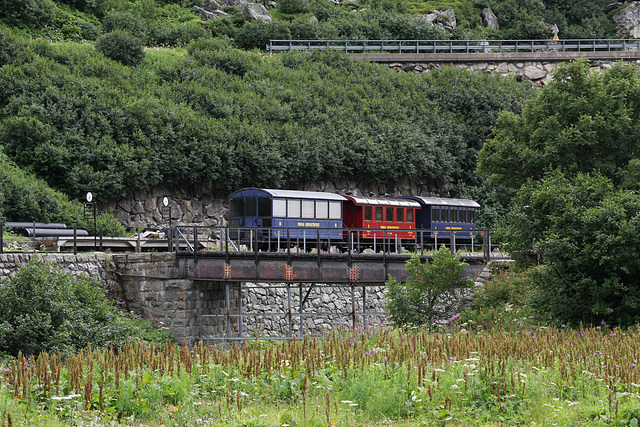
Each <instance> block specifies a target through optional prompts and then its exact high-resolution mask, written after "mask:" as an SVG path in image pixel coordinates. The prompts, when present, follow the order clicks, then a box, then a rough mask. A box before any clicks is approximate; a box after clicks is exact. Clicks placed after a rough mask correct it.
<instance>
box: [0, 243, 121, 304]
mask: <svg viewBox="0 0 640 427" xmlns="http://www.w3.org/2000/svg"><path fill="white" fill-rule="evenodd" d="M34 254H35V256H37V257H38V258H39V259H40V260H42V261H43V262H50V263H53V264H56V265H58V266H59V267H60V268H61V269H62V270H63V271H66V272H68V273H71V274H73V275H75V276H78V275H85V276H87V277H90V278H92V279H94V280H96V281H98V282H101V283H103V284H104V289H105V293H106V294H107V296H108V297H109V298H110V299H112V300H114V301H118V300H122V294H121V292H120V286H119V284H118V279H117V276H116V274H115V265H114V264H113V260H112V259H111V258H110V257H109V256H108V255H106V254H104V253H92V254H77V255H74V254H66V253H42V252H31V253H29V252H26V253H11V252H8V253H1V254H0V282H2V281H4V280H5V279H6V278H7V277H9V276H10V275H12V274H14V273H15V272H16V271H18V269H19V268H20V267H21V266H22V265H24V264H26V263H27V262H29V260H30V259H31V257H33V256H34Z"/></svg>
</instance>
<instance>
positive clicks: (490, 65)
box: [389, 60, 640, 87]
mask: <svg viewBox="0 0 640 427" xmlns="http://www.w3.org/2000/svg"><path fill="white" fill-rule="evenodd" d="M616 62H618V61H609V60H593V61H591V68H592V69H593V70H594V71H596V72H601V71H604V70H607V69H610V68H611V67H612V66H613V65H614V64H615V63H616ZM624 62H625V63H626V64H632V65H634V66H635V67H637V68H638V69H639V70H640V61H636V60H630V61H624ZM559 64H560V62H558V61H521V62H505V61H501V62H456V63H442V62H402V63H400V62H396V63H391V64H389V68H391V69H394V70H396V71H406V72H412V73H415V74H423V73H428V72H429V71H431V70H433V69H440V68H443V67H457V68H466V69H468V70H471V71H480V72H484V73H492V74H500V75H502V76H507V75H509V74H512V75H515V76H516V78H518V79H520V80H524V81H528V82H531V83H532V84H533V85H535V86H537V87H542V86H544V85H545V84H547V83H549V82H550V81H551V79H552V77H553V73H554V72H555V71H556V69H557V68H558V65H559Z"/></svg>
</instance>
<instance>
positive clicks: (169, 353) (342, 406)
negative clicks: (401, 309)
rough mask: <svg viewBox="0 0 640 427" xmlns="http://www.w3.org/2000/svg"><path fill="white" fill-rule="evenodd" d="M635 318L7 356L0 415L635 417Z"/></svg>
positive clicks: (588, 421)
mask: <svg viewBox="0 0 640 427" xmlns="http://www.w3.org/2000/svg"><path fill="white" fill-rule="evenodd" d="M638 348H640V333H638V332H637V331H636V330H635V329H611V328H606V327H597V328H587V329H582V330H573V329H554V328H537V329H532V330H521V331H512V332H503V331H501V330H499V329H496V330H484V331H482V332H467V331H466V330H462V332H460V330H457V331H456V330H452V331H450V332H447V333H428V332H427V331H426V330H418V331H411V332H407V331H404V330H402V329H396V330H389V329H385V328H376V329H375V330H374V329H373V328H366V329H364V330H362V331H356V332H348V331H339V332H332V333H328V334H326V335H323V336H318V337H306V338H304V339H302V340H298V341H293V342H282V343H271V342H270V343H267V342H261V341H251V342H248V343H246V344H245V345H244V346H243V347H241V348H240V347H237V346H231V347H228V348H226V349H219V348H215V347H208V346H205V345H203V344H198V345H197V346H195V348H193V349H189V348H187V347H186V346H180V345H176V344H172V343H170V342H166V343H165V344H164V345H157V344H153V343H151V344H149V343H147V342H140V341H138V342H131V343H130V344H128V345H127V346H125V347H124V348H122V349H120V350H119V351H114V350H112V349H106V350H104V349H91V348H88V349H85V350H83V351H81V352H80V353H78V354H75V355H71V356H69V357H67V358H65V359H62V358H61V357H60V356H59V355H49V354H44V353H43V354H40V355H39V356H37V357H33V358H28V357H25V356H22V355H20V356H19V357H18V358H16V359H12V360H8V361H6V362H5V364H4V368H2V378H3V387H2V389H1V391H0V425H4V426H6V425H12V426H16V425H52V426H57V425H171V426H173V425H175V426H181V425H232V426H281V425H289V426H352V425H360V426H370V425H393V426H401V425H407V426H413V425H452V426H455V425H492V426H493V425H536V426H551V425H561V426H566V425H576V426H577V425H630V426H634V425H637V423H638V419H640V391H639V390H638V389H639V388H640V385H639V384H640V379H639V378H638V369H637V368H636V364H637V362H638V361H637V349H638Z"/></svg>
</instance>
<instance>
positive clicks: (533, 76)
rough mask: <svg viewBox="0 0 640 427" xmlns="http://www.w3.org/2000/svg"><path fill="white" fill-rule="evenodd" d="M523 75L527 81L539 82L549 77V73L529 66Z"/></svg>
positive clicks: (523, 71)
mask: <svg viewBox="0 0 640 427" xmlns="http://www.w3.org/2000/svg"><path fill="white" fill-rule="evenodd" d="M522 74H523V75H524V77H525V78H526V79H527V80H532V81H533V80H539V79H542V78H545V77H546V76H547V72H546V71H544V70H541V69H540V68H538V67H535V66H533V65H529V66H528V67H525V68H524V69H523V70H522Z"/></svg>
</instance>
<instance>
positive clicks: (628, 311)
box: [497, 172, 640, 326]
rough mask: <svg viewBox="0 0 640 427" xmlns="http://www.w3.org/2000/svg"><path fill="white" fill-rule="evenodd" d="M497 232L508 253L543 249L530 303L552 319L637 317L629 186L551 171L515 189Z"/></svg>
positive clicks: (639, 244) (639, 243) (635, 197)
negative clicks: (533, 294) (512, 198)
mask: <svg viewBox="0 0 640 427" xmlns="http://www.w3.org/2000/svg"><path fill="white" fill-rule="evenodd" d="M497 237H498V238H500V239H502V241H503V242H504V247H505V248H506V249H507V250H509V251H511V252H512V253H517V252H521V253H530V252H534V253H540V254H543V256H544V265H542V266H540V267H539V268H538V269H537V270H535V273H534V277H535V278H536V280H535V283H536V286H537V292H536V296H535V298H534V301H533V303H534V306H535V307H536V309H537V310H539V311H540V314H543V315H544V316H547V317H549V318H550V319H552V321H553V323H556V324H557V325H558V326H559V325H560V324H562V323H565V324H569V323H571V324H573V325H578V324H579V323H580V322H583V323H585V324H594V323H595V324H598V323H601V322H602V321H604V322H605V323H607V324H609V325H633V324H635V323H637V322H638V321H640V310H639V309H640V194H638V193H637V192H636V191H632V190H624V189H619V188H616V187H615V186H614V184H613V183H612V182H611V180H609V179H608V178H605V177H603V176H602V175H599V174H595V175H589V174H582V173H578V174H577V175H576V176H574V177H572V176H568V175H565V174H563V173H560V172H554V173H551V174H548V175H547V176H545V177H544V178H543V179H541V180H540V181H537V182H532V183H529V184H526V185H524V186H523V187H522V189H520V191H519V192H518V195H517V196H516V198H515V199H514V203H513V207H512V209H511V211H510V213H509V214H508V215H507V217H506V218H504V223H503V227H501V229H500V230H499V235H498V236H497Z"/></svg>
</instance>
